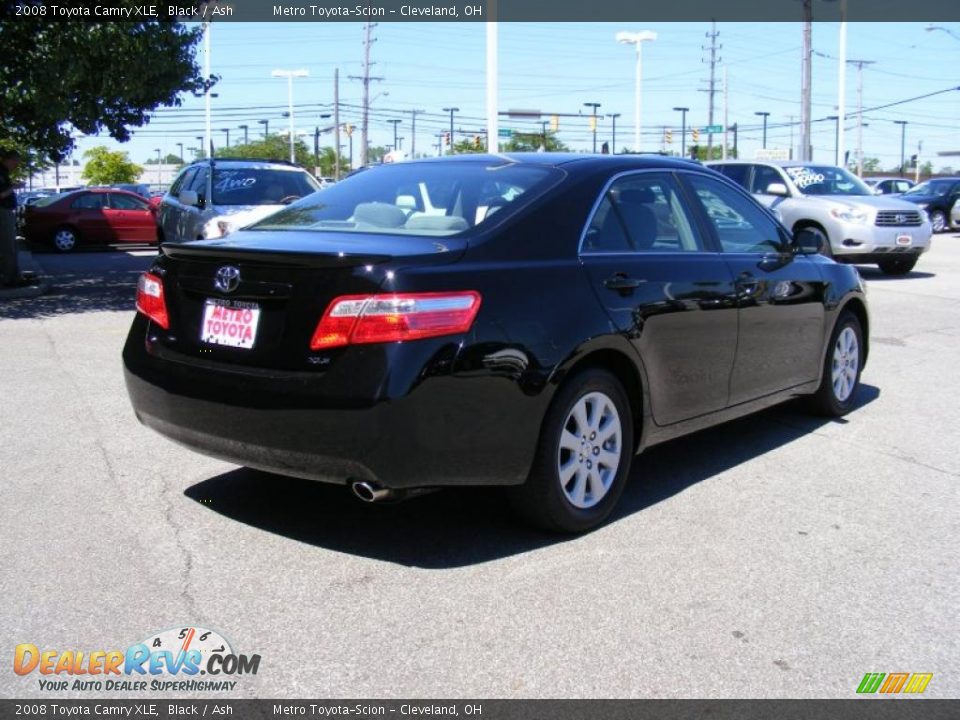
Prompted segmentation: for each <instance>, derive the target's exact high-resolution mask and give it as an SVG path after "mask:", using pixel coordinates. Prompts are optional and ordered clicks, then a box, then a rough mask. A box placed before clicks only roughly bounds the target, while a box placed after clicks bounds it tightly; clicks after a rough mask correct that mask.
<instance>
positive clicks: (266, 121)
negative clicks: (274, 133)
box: [257, 120, 270, 140]
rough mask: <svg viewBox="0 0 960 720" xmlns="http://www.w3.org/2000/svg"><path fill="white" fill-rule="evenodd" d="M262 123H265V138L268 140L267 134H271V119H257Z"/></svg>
mask: <svg viewBox="0 0 960 720" xmlns="http://www.w3.org/2000/svg"><path fill="white" fill-rule="evenodd" d="M257 122H258V123H259V124H260V125H263V139H264V140H266V139H267V136H268V135H269V134H270V121H269V120H257Z"/></svg>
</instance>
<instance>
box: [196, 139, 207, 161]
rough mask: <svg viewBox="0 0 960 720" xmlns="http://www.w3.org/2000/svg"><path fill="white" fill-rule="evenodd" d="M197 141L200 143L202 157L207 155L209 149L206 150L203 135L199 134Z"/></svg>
mask: <svg viewBox="0 0 960 720" xmlns="http://www.w3.org/2000/svg"><path fill="white" fill-rule="evenodd" d="M196 137H197V142H198V143H200V157H206V156H207V153H208V152H209V150H205V149H204V147H203V140H204V137H203V135H197V136H196Z"/></svg>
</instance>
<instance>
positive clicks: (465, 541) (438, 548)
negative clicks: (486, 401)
mask: <svg viewBox="0 0 960 720" xmlns="http://www.w3.org/2000/svg"><path fill="white" fill-rule="evenodd" d="M879 395H880V391H879V389H878V388H876V387H873V386H871V385H861V390H860V394H859V397H858V407H862V406H864V405H866V404H868V403H870V402H873V401H874V400H876V399H877V398H878V397H879ZM831 422H841V423H844V422H847V421H846V420H843V419H841V420H839V421H837V420H833V421H831V420H828V419H826V418H817V417H811V416H810V415H809V414H808V413H806V412H805V411H804V409H803V408H802V407H800V406H799V403H787V404H785V405H782V406H779V407H776V408H772V409H770V410H767V411H764V412H762V413H759V414H757V415H753V416H750V417H746V418H742V419H740V420H735V421H733V422H730V423H726V424H724V425H720V426H718V427H715V428H711V429H708V430H703V431H701V432H698V433H695V434H693V435H690V436H687V437H685V438H680V439H677V440H674V441H671V442H668V443H664V444H663V445H659V446H656V447H653V448H651V449H649V450H647V451H645V452H644V453H643V454H642V455H641V456H640V457H638V458H637V459H636V460H635V462H634V467H633V471H632V477H631V481H630V483H629V484H628V486H627V488H626V490H625V491H624V494H623V497H622V498H621V500H620V503H619V505H618V508H617V510H616V511H615V514H614V516H613V518H612V519H611V522H617V521H619V520H621V519H623V518H624V517H626V516H629V515H632V514H634V513H636V512H638V511H641V510H643V509H644V508H647V507H650V506H652V505H655V504H656V503H659V502H661V501H663V500H666V499H667V498H670V497H671V496H673V495H676V494H677V493H680V492H682V491H683V490H685V489H686V488H688V487H690V486H692V485H695V484H696V483H699V482H702V481H705V480H709V479H710V478H712V477H714V476H716V475H718V474H719V473H722V472H724V471H726V470H729V469H730V468H731V467H734V466H736V465H739V464H740V463H743V462H745V461H747V460H750V459H752V458H756V457H759V456H761V455H764V454H765V453H767V452H770V451H772V450H775V449H777V448H779V447H782V446H784V445H787V444H788V443H791V442H793V441H794V440H797V439H799V438H801V437H803V436H805V435H808V434H810V433H812V432H815V431H817V430H818V429H819V428H821V427H823V426H825V425H827V424H829V423H831ZM786 479H787V471H786V470H785V471H784V480H786ZM184 495H186V496H187V497H188V498H190V499H192V500H194V501H196V502H198V503H200V504H202V506H203V507H205V508H209V509H210V510H213V511H215V512H217V513H220V514H221V515H224V516H226V517H228V518H231V519H233V520H237V521H239V522H242V523H245V524H247V525H251V526H253V527H257V528H260V529H262V530H266V531H268V532H272V533H276V534H277V535H281V536H283V537H287V538H290V539H292V540H297V541H299V542H303V543H307V544H310V545H314V546H316V547H321V548H326V549H328V550H334V551H336V552H343V553H350V554H354V555H360V556H364V557H369V558H373V559H377V560H383V561H387V562H393V563H397V564H400V565H406V566H411V567H422V568H429V569H446V568H455V567H462V566H466V565H473V564H477V563H482V562H487V561H490V560H496V559H499V558H503V557H508V556H511V555H516V554H520V553H525V552H530V551H532V550H536V549H538V548H541V547H544V546H547V545H554V544H557V543H561V542H568V541H571V540H574V539H575V537H573V536H565V535H556V534H550V533H544V532H539V531H536V530H531V529H529V528H526V527H524V526H523V525H522V524H520V522H519V521H517V520H516V519H515V518H514V517H513V516H512V515H511V513H510V511H509V508H508V507H507V503H506V501H505V499H504V493H503V492H502V489H500V488H450V489H445V490H443V491H441V492H438V493H434V494H431V495H426V496H423V497H417V498H413V499H410V500H408V501H406V502H402V503H396V504H387V505H370V504H366V503H361V502H360V501H358V500H357V499H356V498H354V497H353V496H352V495H351V493H350V492H349V491H348V490H347V489H346V488H345V487H343V486H337V485H328V484H324V483H319V482H314V481H311V480H301V479H298V478H290V477H284V476H280V475H273V474H270V473H265V472H260V471H257V470H250V469H248V468H240V469H237V470H232V471H230V472H227V473H223V474H221V475H218V476H216V477H212V478H210V479H208V480H204V481H202V482H199V483H197V484H195V485H193V486H191V487H189V488H187V489H186V490H185V491H184Z"/></svg>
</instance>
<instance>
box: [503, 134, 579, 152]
mask: <svg viewBox="0 0 960 720" xmlns="http://www.w3.org/2000/svg"><path fill="white" fill-rule="evenodd" d="M541 147H542V148H543V149H544V150H545V151H546V152H565V151H567V150H569V148H568V147H567V146H566V145H564V144H563V143H562V142H561V141H560V140H559V138H557V134H556V133H554V132H550V131H547V132H546V133H545V134H544V133H516V132H515V133H514V134H513V135H512V136H511V137H510V139H509V140H508V141H507V142H506V143H504V144H503V150H504V152H532V151H536V150H539V149H540V148H541Z"/></svg>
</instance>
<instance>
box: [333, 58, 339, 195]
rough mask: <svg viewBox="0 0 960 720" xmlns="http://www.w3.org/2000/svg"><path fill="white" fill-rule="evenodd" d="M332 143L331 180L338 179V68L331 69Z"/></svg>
mask: <svg viewBox="0 0 960 720" xmlns="http://www.w3.org/2000/svg"><path fill="white" fill-rule="evenodd" d="M333 142H334V144H335V145H336V146H337V151H336V152H335V153H334V154H333V179H334V180H339V179H340V68H334V69H333Z"/></svg>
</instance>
